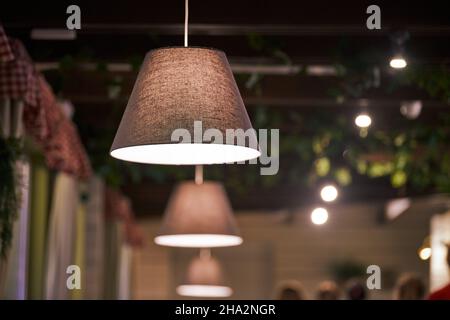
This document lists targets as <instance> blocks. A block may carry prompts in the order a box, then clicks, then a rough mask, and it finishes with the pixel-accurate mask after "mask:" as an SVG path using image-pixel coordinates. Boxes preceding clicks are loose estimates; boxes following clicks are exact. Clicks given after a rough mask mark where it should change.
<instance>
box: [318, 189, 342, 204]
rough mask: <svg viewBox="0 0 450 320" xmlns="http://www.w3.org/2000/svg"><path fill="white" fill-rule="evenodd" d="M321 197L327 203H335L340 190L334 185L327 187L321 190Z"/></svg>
mask: <svg viewBox="0 0 450 320" xmlns="http://www.w3.org/2000/svg"><path fill="white" fill-rule="evenodd" d="M320 197H321V198H322V200H323V201H326V202H331V201H334V200H336V199H337V197H338V190H337V189H336V187H335V186H333V185H326V186H325V187H323V188H322V190H320Z"/></svg>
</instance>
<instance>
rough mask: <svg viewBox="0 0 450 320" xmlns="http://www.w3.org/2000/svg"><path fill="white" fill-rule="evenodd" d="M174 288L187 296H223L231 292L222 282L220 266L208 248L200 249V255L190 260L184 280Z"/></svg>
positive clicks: (227, 295)
mask: <svg viewBox="0 0 450 320" xmlns="http://www.w3.org/2000/svg"><path fill="white" fill-rule="evenodd" d="M176 290H177V293H178V294H179V295H181V296H189V297H204V298H208V297H209V298H225V297H229V296H231V295H232V294H233V290H232V289H231V288H230V287H228V286H226V285H225V284H224V275H223V271H222V267H221V266H220V263H219V261H218V260H217V259H215V258H214V257H212V256H211V252H210V251H209V249H202V250H201V251H200V256H198V257H195V258H194V259H193V260H192V261H191V262H190V264H189V267H188V270H187V273H186V279H185V282H184V283H183V284H182V285H180V286H178V287H177V289H176Z"/></svg>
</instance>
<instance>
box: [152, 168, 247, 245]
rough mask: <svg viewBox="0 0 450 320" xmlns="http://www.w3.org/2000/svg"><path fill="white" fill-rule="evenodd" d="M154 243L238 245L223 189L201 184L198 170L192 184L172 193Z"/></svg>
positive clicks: (213, 184) (210, 182) (185, 184)
mask: <svg viewBox="0 0 450 320" xmlns="http://www.w3.org/2000/svg"><path fill="white" fill-rule="evenodd" d="M154 240H155V243H156V244H158V245H161V246H169V247H186V248H212V247H229V246H237V245H240V244H241V243H242V241H243V240H242V238H241V237H240V235H239V232H238V228H237V226H236V222H235V219H234V215H233V211H232V209H231V206H230V203H229V201H228V198H227V195H226V193H225V189H224V188H223V186H222V184H220V183H218V182H212V181H205V182H203V174H202V169H201V166H197V167H196V179H195V182H193V181H192V182H190V181H186V182H181V183H180V184H178V186H177V187H176V188H175V190H174V192H173V193H172V195H171V197H170V200H169V203H168V205H167V207H166V211H165V213H164V218H163V223H162V227H161V230H160V232H159V235H158V236H156V237H155V239H154Z"/></svg>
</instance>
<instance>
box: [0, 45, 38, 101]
mask: <svg viewBox="0 0 450 320" xmlns="http://www.w3.org/2000/svg"><path fill="white" fill-rule="evenodd" d="M8 40H9V46H10V48H11V50H12V53H13V57H14V59H13V60H11V61H9V62H5V63H0V98H8V99H14V100H22V101H24V102H25V104H28V105H32V106H36V105H37V100H38V92H39V91H38V86H37V79H36V78H37V73H36V70H35V68H34V65H33V62H32V61H31V59H30V57H29V55H28V53H27V51H26V50H25V47H24V46H23V44H22V43H21V42H20V41H19V40H16V39H11V38H9V39H8Z"/></svg>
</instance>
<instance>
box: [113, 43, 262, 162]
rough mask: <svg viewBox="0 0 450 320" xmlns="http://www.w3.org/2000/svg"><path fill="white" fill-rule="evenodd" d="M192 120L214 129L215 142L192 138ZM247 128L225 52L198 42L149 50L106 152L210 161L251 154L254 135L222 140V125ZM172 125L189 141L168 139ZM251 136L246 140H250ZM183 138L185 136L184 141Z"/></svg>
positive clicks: (254, 150) (144, 159) (241, 158)
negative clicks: (217, 137)
mask: <svg viewBox="0 0 450 320" xmlns="http://www.w3.org/2000/svg"><path fill="white" fill-rule="evenodd" d="M194 121H202V128H203V132H204V131H205V130H206V129H209V128H214V129H218V130H219V131H220V132H221V133H222V134H223V138H224V139H223V141H221V143H216V142H217V141H214V143H210V141H203V143H199V142H198V141H197V142H196V143H194ZM250 128H252V125H251V123H250V120H249V117H248V114H247V111H246V109H245V106H244V103H243V101H242V98H241V95H240V93H239V90H238V87H237V85H236V82H235V80H234V77H233V74H232V72H231V69H230V66H229V64H228V61H227V58H226V56H225V53H224V52H222V51H219V50H215V49H208V48H199V47H168V48H160V49H156V50H152V51H150V52H149V53H148V54H147V55H146V57H145V60H144V62H143V64H142V67H141V70H140V72H139V75H138V78H137V80H136V83H135V85H134V88H133V91H132V93H131V96H130V99H129V101H128V104H127V107H126V110H125V112H124V114H123V117H122V121H121V122H120V125H119V128H118V130H117V133H116V136H115V138H114V142H113V144H112V147H111V155H112V156H113V157H115V158H118V159H122V160H126V161H132V162H141V163H158V164H212V163H230V162H237V161H244V160H249V159H253V158H256V157H258V156H259V155H260V152H259V151H258V150H257V149H258V147H257V140H256V135H255V134H254V133H253V134H252V135H251V137H250V139H246V141H245V143H238V142H236V141H231V142H227V141H226V139H225V136H226V135H225V134H226V129H243V130H244V131H245V130H247V129H250ZM176 129H186V130H188V131H189V133H190V135H191V137H192V140H191V142H192V143H178V141H172V139H171V138H172V133H173V131H174V130H176ZM250 141H252V142H250ZM184 142H186V141H184Z"/></svg>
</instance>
